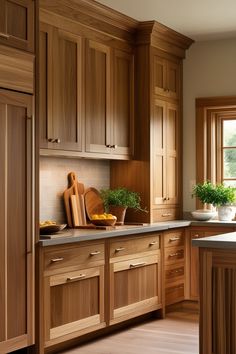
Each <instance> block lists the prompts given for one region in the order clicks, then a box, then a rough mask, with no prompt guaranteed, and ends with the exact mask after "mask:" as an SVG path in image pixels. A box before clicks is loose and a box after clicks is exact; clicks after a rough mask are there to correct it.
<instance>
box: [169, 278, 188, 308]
mask: <svg viewBox="0 0 236 354" xmlns="http://www.w3.org/2000/svg"><path fill="white" fill-rule="evenodd" d="M181 300H184V284H183V283H181V284H178V285H175V286H171V287H168V288H166V305H171V304H174V303H176V302H179V301H181Z"/></svg>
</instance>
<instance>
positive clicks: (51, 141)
mask: <svg viewBox="0 0 236 354" xmlns="http://www.w3.org/2000/svg"><path fill="white" fill-rule="evenodd" d="M48 142H49V143H56V144H60V142H61V140H60V139H59V138H56V139H52V138H49V139H48Z"/></svg>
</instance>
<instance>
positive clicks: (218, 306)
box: [192, 232, 236, 354]
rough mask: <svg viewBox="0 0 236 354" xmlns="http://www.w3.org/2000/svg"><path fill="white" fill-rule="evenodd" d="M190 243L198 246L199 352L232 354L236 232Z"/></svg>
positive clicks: (235, 340) (235, 326) (235, 316)
mask: <svg viewBox="0 0 236 354" xmlns="http://www.w3.org/2000/svg"><path fill="white" fill-rule="evenodd" d="M192 244H193V246H197V247H199V248H200V249H199V256H200V354H212V353H214V354H235V353H236V232H230V233H227V234H224V235H218V236H212V237H205V238H202V239H195V240H193V241H192Z"/></svg>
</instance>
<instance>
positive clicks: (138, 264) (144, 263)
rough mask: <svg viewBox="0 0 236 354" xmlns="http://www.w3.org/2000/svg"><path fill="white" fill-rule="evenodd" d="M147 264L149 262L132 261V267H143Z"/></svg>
mask: <svg viewBox="0 0 236 354" xmlns="http://www.w3.org/2000/svg"><path fill="white" fill-rule="evenodd" d="M146 264H147V262H140V263H132V264H130V268H137V267H142V266H145V265H146Z"/></svg>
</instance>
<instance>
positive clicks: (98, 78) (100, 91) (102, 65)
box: [85, 40, 112, 154]
mask: <svg viewBox="0 0 236 354" xmlns="http://www.w3.org/2000/svg"><path fill="white" fill-rule="evenodd" d="M85 83H86V92H85V95H86V100H85V101H86V103H85V106H86V107H85V119H86V151H87V152H95V153H105V154H110V153H111V145H112V138H111V125H112V116H111V94H112V93H111V53H110V48H109V47H107V46H105V45H103V44H101V43H97V42H94V41H91V40H89V41H87V48H86V81H85Z"/></svg>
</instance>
